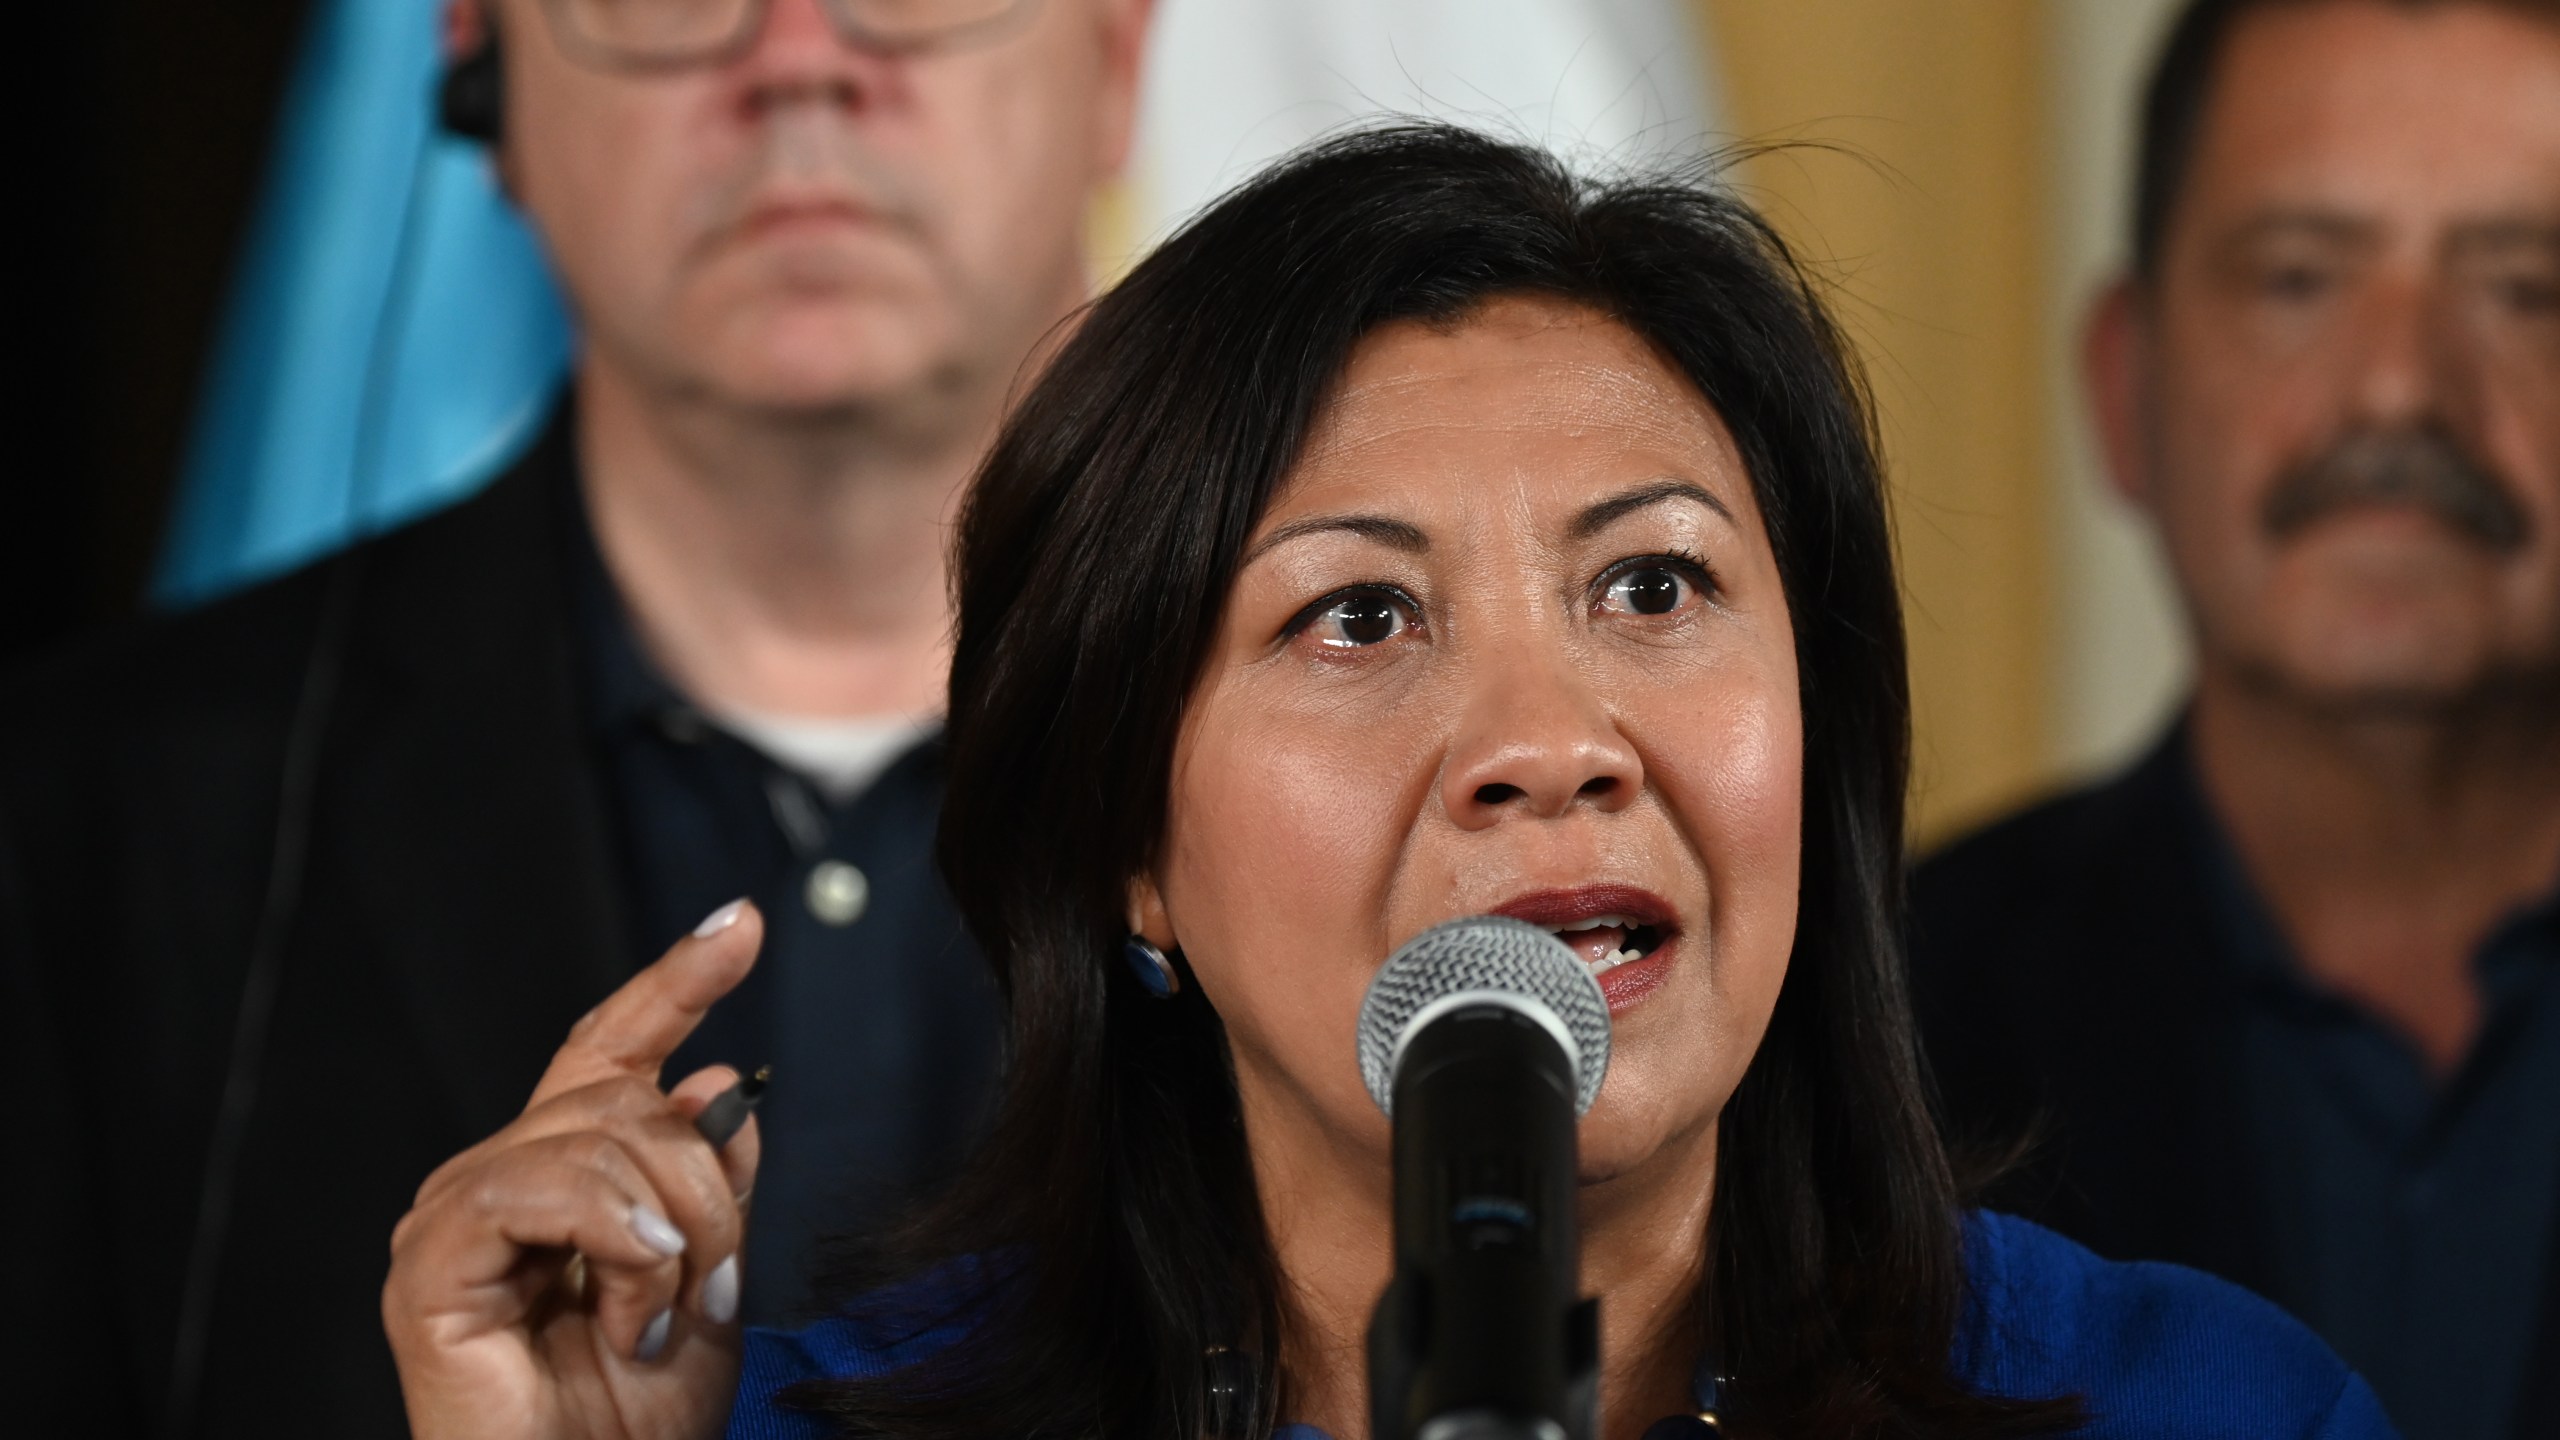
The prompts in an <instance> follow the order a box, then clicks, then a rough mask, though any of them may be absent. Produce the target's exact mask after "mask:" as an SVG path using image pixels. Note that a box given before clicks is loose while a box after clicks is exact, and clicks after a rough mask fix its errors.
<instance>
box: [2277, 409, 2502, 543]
mask: <svg viewBox="0 0 2560 1440" xmlns="http://www.w3.org/2000/svg"><path fill="white" fill-rule="evenodd" d="M2377 505H2399V506H2408V507H2413V508H2416V509H2418V510H2422V511H2424V512H2426V513H2427V514H2429V515H2432V516H2434V517H2435V518H2436V519H2437V520H2439V521H2441V522H2443V524H2444V525H2445V526H2446V527H2447V528H2449V529H2451V530H2452V531H2453V532H2454V533H2455V534H2458V535H2461V536H2463V537H2464V538H2466V539H2469V540H2471V541H2473V542H2475V543H2477V544H2479V545H2481V546H2482V547H2484V548H2486V549H2489V550H2493V551H2500V552H2504V551H2512V550H2516V549H2520V548H2522V547H2523V545H2524V543H2525V539H2526V534H2527V530H2528V527H2529V521H2528V519H2527V517H2526V515H2525V511H2524V507H2523V506H2522V505H2520V504H2518V503H2517V502H2516V499H2515V497H2514V495H2512V494H2510V493H2509V492H2508V489H2507V486H2506V484H2505V483H2504V482H2503V481H2501V480H2500V479H2499V478H2498V476H2497V475H2496V474H2495V473H2493V472H2492V471H2491V470H2489V468H2488V467H2487V466H2485V465H2482V464H2481V463H2479V462H2478V461H2476V460H2474V459H2472V458H2471V456H2470V455H2468V454H2466V453H2464V451H2463V449H2462V447H2461V446H2460V445H2458V444H2456V443H2455V442H2454V440H2453V438H2452V437H2451V436H2449V435H2446V434H2445V433H2444V432H2443V431H2441V430H2438V429H2435V428H2433V427H2416V428H2408V429H2393V430H2366V431H2359V432H2356V433H2354V434H2350V435H2347V436H2344V437H2342V438H2341V439H2339V440H2338V441H2337V442H2336V443H2334V444H2332V445H2330V446H2329V448H2327V449H2326V450H2323V451H2321V452H2320V453H2319V454H2317V455H2314V456H2312V457H2311V458H2310V459H2309V460H2306V461H2304V462H2303V463H2302V464H2300V465H2297V466H2295V467H2293V468H2292V469H2291V470H2288V471H2286V472H2285V473H2284V474H2283V475H2282V476H2280V477H2278V479H2277V481H2276V484H2275V488H2274V489H2272V490H2270V491H2268V492H2267V500H2266V504H2265V506H2264V508H2263V510H2262V511H2261V514H2260V519H2261V521H2262V522H2263V523H2264V524H2265V526H2266V529H2267V533H2268V534H2269V535H2272V536H2274V537H2275V538H2277V539H2279V540H2289V539H2291V538H2293V537H2294V536H2296V535H2298V534H2300V533H2301V532H2303V531H2304V530H2307V529H2309V528H2310V527H2311V526H2313V525H2315V524H2317V523H2319V522H2320V521H2322V520H2325V519H2327V518H2328V517H2329V516H2331V515H2334V514H2337V513H2338V512H2340V511H2342V510H2351V509H2357V508H2361V507H2366V506H2377Z"/></svg>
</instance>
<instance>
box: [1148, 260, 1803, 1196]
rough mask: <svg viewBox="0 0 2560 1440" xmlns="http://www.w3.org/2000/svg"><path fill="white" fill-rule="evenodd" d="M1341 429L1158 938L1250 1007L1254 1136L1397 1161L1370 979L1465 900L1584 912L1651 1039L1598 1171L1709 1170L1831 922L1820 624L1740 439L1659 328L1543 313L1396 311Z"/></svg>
mask: <svg viewBox="0 0 2560 1440" xmlns="http://www.w3.org/2000/svg"><path fill="white" fill-rule="evenodd" d="M1309 438H1310V443H1309V445H1308V448H1307V451H1306V454H1305V458H1304V459H1303V460H1301V461H1300V463H1299V464H1298V466H1297V468H1296V469H1295V471H1293V472H1292V474H1291V475H1290V476H1289V477H1288V480H1287V482H1286V484H1285V485H1284V486H1283V487H1282V489H1281V491H1280V493H1279V495H1278V497H1277V498H1276V500H1275V501H1274V502H1273V504H1272V506H1271V508H1270V512H1269V513H1268V514H1267V515H1265V516H1264V518H1263V521H1262V524H1261V527H1260V529H1259V530H1258V531H1257V532H1256V534H1255V536H1254V538H1253V541H1252V542H1251V544H1250V545H1249V546H1248V547H1247V552H1246V558H1245V560H1244V562H1243V565H1242V567H1241V569H1240V570H1239V572H1238V574H1237V578H1236V582H1235V588H1234V591H1233V592H1232V594H1231V595H1230V596H1229V597H1228V603H1227V608H1226V613H1225V618H1224V621H1223V623H1222V625H1221V627H1220V630H1219V635H1218V639H1217V642H1216V646H1215V649H1214V652H1213V654H1212V656H1211V659H1210V661H1209V665H1208V668H1207V671H1206V672H1205V674H1204V676H1203V678H1202V681H1201V685H1200V688H1199V690H1198V691H1197V692H1196V694H1195V696H1194V698H1193V701H1192V704H1191V708H1190V710H1189V712H1188V714H1187V716H1186V717H1185V721H1184V728H1183V732H1182V738H1181V740H1180V743H1179V745H1178V747H1177V750H1176V754H1175V758H1174V769H1173V782H1172V791H1171V813H1170V815H1169V817H1168V829H1167V836H1166V843H1165V846H1164V849H1163V852H1162V861H1161V863H1160V865H1159V867H1158V868H1157V869H1156V870H1155V872H1154V873H1153V874H1152V875H1150V876H1148V877H1145V878H1143V879H1142V880H1141V881H1140V882H1139V884H1138V885H1137V886H1136V887H1134V897H1133V902H1132V903H1133V910H1134V912H1135V919H1136V920H1137V921H1138V922H1139V928H1141V929H1142V930H1144V931H1145V932H1146V933H1147V934H1148V935H1149V936H1150V938H1152V939H1154V940H1156V941H1157V942H1158V943H1160V944H1178V945H1180V946H1181V947H1182V949H1183V950H1184V952H1185V953H1186V954H1187V956H1188V957H1189V960H1190V963H1191V968H1192V970H1193V973H1194V974H1195V975H1196V977H1197V979H1198V983H1199V985H1200V988H1201V990H1202V991H1203V993H1204V994H1205V995H1206V997H1207V998H1208V1000H1209V1002H1210V1003H1211V1004H1212V1005H1213V1006H1215V1007H1216V1009H1217V1011H1218V1014H1219V1016H1220V1017H1221V1018H1222V1019H1223V1021H1224V1022H1225V1025H1226V1028H1227V1034H1228V1038H1229V1041H1230V1044H1231V1046H1232V1049H1233V1053H1234V1056H1235V1064H1236V1070H1237V1080H1238V1085H1239V1089H1240V1092H1241V1097H1242V1099H1243V1102H1244V1105H1245V1113H1246V1117H1247V1123H1248V1125H1249V1126H1250V1127H1254V1128H1255V1129H1256V1130H1257V1131H1258V1132H1264V1138H1267V1133H1268V1132H1269V1131H1270V1130H1271V1129H1273V1128H1274V1127H1277V1128H1279V1129H1284V1130H1291V1131H1296V1132H1298V1133H1301V1134H1304V1135H1307V1136H1308V1137H1309V1138H1310V1139H1313V1140H1316V1141H1317V1142H1319V1144H1320V1145H1321V1146H1322V1147H1324V1148H1325V1149H1327V1150H1329V1151H1330V1152H1332V1153H1338V1154H1347V1155H1352V1156H1366V1155H1374V1157H1375V1159H1376V1161H1377V1163H1378V1165H1379V1167H1380V1174H1381V1176H1383V1165H1384V1154H1385V1150H1386V1143H1387V1138H1388V1130H1387V1125H1386V1121H1385V1119H1384V1118H1383V1117H1382V1116H1381V1115H1380V1114H1379V1113H1378V1110H1377V1108H1376V1106H1375V1105H1374V1104H1372V1103H1371V1101H1370V1099H1369V1096H1368V1093H1367V1092H1366V1091H1365V1090H1364V1089H1363V1088H1362V1087H1361V1082H1360V1073H1359V1066H1358V1064H1357V1062H1356V1060H1355V1050H1354V1041H1353V1032H1354V1028H1355V1023H1356V1018H1357V1015H1358V1012H1359V1008H1360V1000H1361V996H1362V994H1363V993H1364V991H1365V990H1366V988H1367V986H1368V984H1369V980H1370V977H1371V976H1373V975H1375V974H1376V973H1377V970H1378V968H1379V966H1380V965H1381V964H1382V963H1383V962H1384V961H1385V959H1386V957H1387V955H1388V953H1389V952H1390V951H1392V950H1394V949H1395V948H1396V947H1397V946H1398V945H1401V944H1402V943H1404V942H1405V941H1406V940H1407V939H1409V938H1411V937H1412V936H1413V935H1414V934H1415V933H1416V932H1418V931H1420V930H1422V929H1424V928H1426V927H1428V926H1431V925H1434V924H1437V923H1439V922H1440V921H1443V920H1448V919H1452V918H1455V917H1457V916H1462V915H1473V914H1478V913H1482V912H1487V911H1501V912H1506V913H1511V914H1516V915H1518V916H1520V917H1521V918H1523V919H1527V920H1529V921H1531V922H1532V923H1535V924H1540V925H1544V926H1547V927H1549V928H1551V929H1556V930H1559V931H1561V932H1563V938H1564V939H1565V941H1566V942H1567V943H1568V944H1569V945H1571V946H1572V947H1573V948H1574V950H1575V951H1576V952H1577V953H1578V954H1580V955H1581V956H1582V957H1583V958H1584V960H1585V961H1586V963H1589V964H1592V965H1593V966H1594V968H1595V969H1597V970H1600V971H1601V988H1602V989H1603V991H1604V992H1605V993H1606V994H1607V995H1608V998H1609V1008H1610V1011H1611V1016H1612V1019H1613V1021H1614V1022H1615V1036H1614V1040H1613V1046H1612V1052H1611V1058H1610V1065H1609V1078H1608V1084H1607V1086H1606V1087H1605V1088H1604V1089H1603V1090H1602V1092H1601V1095H1600V1100H1599V1103H1598V1105H1597V1106H1596V1107H1595V1108H1594V1109H1593V1110H1592V1112H1591V1114H1590V1115H1589V1117H1587V1118H1586V1120H1585V1121H1584V1123H1583V1127H1582V1166H1583V1172H1584V1178H1585V1180H1586V1181H1599V1180H1607V1179H1611V1178H1615V1177H1619V1176H1624V1175H1629V1174H1631V1173H1633V1172H1635V1171H1637V1170H1639V1169H1640V1168H1641V1167H1643V1166H1644V1165H1645V1164H1646V1162H1647V1161H1648V1159H1649V1158H1652V1157H1656V1156H1666V1155H1675V1154H1695V1153H1697V1152H1696V1151H1695V1149H1694V1148H1693V1146H1692V1145H1691V1144H1689V1143H1684V1142H1696V1141H1699V1140H1700V1139H1701V1138H1702V1137H1707V1138H1710V1139H1711V1137H1712V1127H1713V1125H1714V1121H1715V1117H1716V1115H1717V1113H1718V1112H1719V1111H1720V1110H1721V1109H1722V1108H1723V1105H1724V1102H1725V1100H1726V1099H1727V1098H1728V1097H1729V1096H1730V1095H1731V1094H1732V1093H1733V1089H1734V1086H1735V1085H1736V1084H1737V1083H1738V1082H1739V1081H1740V1079H1741V1077H1742V1072H1743V1069H1744V1067H1745V1066H1746V1065H1747V1064H1748V1063H1749V1061H1750V1058H1751V1054H1752V1051H1753V1049H1754V1048H1755V1047H1756V1046H1757V1045H1758V1043H1759V1039H1760V1034H1761V1031H1762V1029H1763V1028H1764V1027H1765V1025H1766V1023H1767V1021H1768V1017H1769V1013H1770V1010H1771V1008H1772V1006H1773V1005H1774V1004H1775V1003H1776V999H1777V993H1778V987H1779V982H1780V981H1781V979H1783V978H1784V975H1785V972H1786V965H1787V957H1788V952H1789V949H1790V947H1791V944H1792V939H1793V935H1794V931H1795V916H1796V874H1797V854H1798V837H1799V823H1798V821H1799V811H1800V799H1799V797H1800V794H1801V787H1800V783H1799V781H1800V776H1801V771H1802V763H1803V760H1802V731H1803V726H1802V723H1801V716H1800V714H1799V711H1798V707H1797V698H1796V668H1795V644H1794V637H1793V633H1792V629H1791V627H1790V624H1789V620H1788V615H1787V606H1786V600H1785V597H1784V595H1783V594H1782V593H1781V591H1780V589H1779V582H1778V571H1777V564H1776V560H1775V557H1774V556H1773V555H1772V553H1771V551H1770V547H1769V540H1768V536H1767V534H1766V533H1765V532H1764V530H1763V528H1762V524H1761V518H1760V513H1759V509H1758V507H1757V506H1756V505H1754V503H1753V501H1752V492H1751V485H1750V482H1749V478H1748V477H1747V476H1746V475H1745V473H1744V471H1743V466H1742V462H1741V459H1740V457H1739V456H1738V455H1737V454H1736V452H1735V450H1734V446H1733V442H1732V440H1731V438H1730V437H1729V436H1728V435H1727V434H1726V432H1725V429H1724V426H1723V424H1722V423H1721V422H1720V421H1719V420H1718V418H1717V417H1716V415H1715V412H1714V411H1712V410H1711V409H1709V408H1708V406H1707V404H1706V402H1705V400H1704V399H1703V398H1701V397H1700V396H1699V394H1698V393H1697V392H1696V390H1695V389H1694V388H1693V387H1691V386H1690V385H1689V384H1688V383H1687V382H1686V381H1685V380H1684V379H1682V378H1681V377H1680V376H1679V375H1678V374H1677V373H1676V372H1674V371H1673V370H1672V369H1670V368H1669V367H1668V366H1666V365H1665V364H1664V363H1663V362H1662V361H1660V360H1659V359H1657V358H1656V357H1655V356H1654V354H1653V353H1652V351H1651V350H1650V349H1649V348H1648V347H1647V346H1646V345H1645V344H1644V343H1643V342H1641V341H1640V340H1638V339H1637V338H1636V337H1635V336H1634V335H1633V334H1632V333H1630V332H1629V331H1628V330H1626V329H1625V328H1624V327H1622V326H1620V325H1618V324H1617V323H1615V322H1614V321H1611V320H1609V319H1606V318H1604V317H1602V316H1600V315H1598V314H1597V313H1595V312H1592V311H1589V310H1586V309H1583V308H1580V307H1578V306H1572V305H1568V304H1564V303H1561V302H1557V301H1553V300H1547V299H1535V298H1510V299H1503V300H1499V301H1496V302H1493V303H1491V304H1489V305H1487V306H1486V307H1484V308H1483V309H1482V310H1481V311H1479V312H1477V313H1476V314H1474V315H1473V316H1471V317H1470V318H1468V319H1467V320H1466V321H1465V322H1463V323H1461V324H1459V325H1457V326H1455V327H1453V328H1449V329H1435V328H1430V327H1426V326H1422V325H1417V324H1399V325H1394V326H1389V327H1387V328H1385V329H1381V330H1379V331H1377V332H1376V333H1375V334H1373V335H1371V336H1370V337H1369V338H1368V339H1367V340H1366V341H1365V342H1364V343H1363V344H1362V345H1361V346H1360V347H1359V349H1358V350H1357V351H1356V352H1355V354H1354V355H1353V358H1352V361H1351V364H1350V366H1349V368H1348V369H1347V370H1346V372H1345V373H1344V375H1343V377H1342V380H1341V383H1340V386H1339V389H1338V390H1337V392H1336V393H1335V394H1334V396H1333V397H1332V399H1331V400H1330V401H1329V403H1328V404H1327V406H1326V408H1325V410H1324V412H1323V413H1322V415H1321V417H1320V420H1319V422H1318V424H1317V425H1316V426H1315V428H1314V430H1313V432H1312V433H1311V435H1310V437H1309ZM1595 922H1596V923H1595ZM1576 927H1580V928H1576ZM1630 957H1633V958H1630Z"/></svg>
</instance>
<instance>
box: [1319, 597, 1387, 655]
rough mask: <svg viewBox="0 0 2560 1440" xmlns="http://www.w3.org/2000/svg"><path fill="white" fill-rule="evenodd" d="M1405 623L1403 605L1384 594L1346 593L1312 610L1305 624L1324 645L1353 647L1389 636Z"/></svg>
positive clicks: (1375, 642)
mask: <svg viewBox="0 0 2560 1440" xmlns="http://www.w3.org/2000/svg"><path fill="white" fill-rule="evenodd" d="M1406 624H1407V619H1406V615H1405V609H1404V607H1403V606H1402V605H1399V604H1397V603H1396V602H1395V601H1394V600H1393V599H1392V598H1390V597H1388V596H1385V595H1345V596H1343V597H1342V598H1340V599H1338V600H1335V601H1333V602H1332V603H1331V604H1328V605H1326V606H1325V607H1324V608H1323V609H1321V610H1318V611H1317V612H1316V613H1315V616H1314V618H1313V620H1311V621H1310V622H1309V624H1308V626H1307V628H1308V630H1309V632H1310V633H1312V634H1313V635H1314V636H1315V637H1316V639H1317V640H1318V641H1319V642H1321V643H1323V644H1326V645H1333V646H1338V647H1342V648H1346V649H1347V648H1352V647H1356V646H1361V645H1375V644H1377V643H1378V642H1380V641H1382V640H1392V639H1394V638H1395V637H1396V636H1397V635H1399V634H1401V633H1403V631H1404V629H1405V627H1406Z"/></svg>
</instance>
